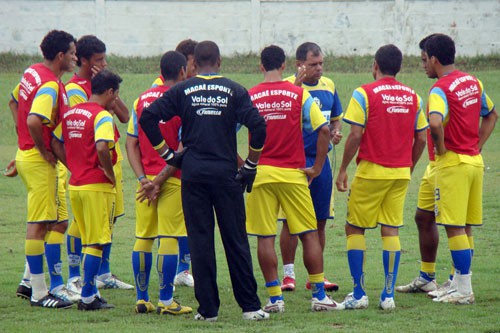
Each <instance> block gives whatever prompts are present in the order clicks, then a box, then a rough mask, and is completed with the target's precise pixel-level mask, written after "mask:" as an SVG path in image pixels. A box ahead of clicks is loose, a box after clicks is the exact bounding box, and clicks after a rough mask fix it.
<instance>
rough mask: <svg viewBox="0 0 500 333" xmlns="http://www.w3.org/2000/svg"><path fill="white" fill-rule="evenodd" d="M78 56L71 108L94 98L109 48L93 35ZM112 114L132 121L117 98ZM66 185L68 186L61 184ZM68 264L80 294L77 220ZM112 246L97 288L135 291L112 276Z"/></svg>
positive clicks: (119, 190)
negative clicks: (95, 80) (96, 80)
mask: <svg viewBox="0 0 500 333" xmlns="http://www.w3.org/2000/svg"><path fill="white" fill-rule="evenodd" d="M76 55H77V57H78V60H77V65H78V67H79V68H78V71H77V72H76V73H75V74H74V75H73V77H72V78H71V79H70V80H69V81H68V82H67V83H66V90H67V92H68V99H69V104H70V107H74V106H76V105H77V104H80V103H84V102H86V101H88V99H89V98H90V95H91V89H92V84H91V79H92V78H93V77H94V76H95V75H96V74H97V73H99V71H101V70H102V69H104V68H106V67H107V62H106V45H105V44H104V42H102V41H101V40H100V39H98V38H97V37H96V36H93V35H85V36H82V37H81V38H80V39H78V41H77V42H76ZM108 111H109V112H111V114H114V115H116V116H117V117H118V120H119V121H120V122H122V123H126V122H128V120H129V113H128V108H127V106H126V105H125V103H123V101H122V100H121V99H120V98H119V97H117V99H116V101H115V102H114V103H113V105H112V106H111V108H110V109H108ZM119 138H120V133H119V132H118V128H117V127H116V126H115V140H116V146H115V149H116V153H117V162H116V164H115V165H114V170H115V176H116V180H117V181H116V203H115V204H116V206H115V222H116V219H117V218H119V217H120V216H123V215H124V211H125V210H124V203H123V177H122V167H121V161H122V160H123V154H122V152H121V149H120V144H119V143H118V139H119ZM61 185H65V184H61ZM66 243H67V251H68V263H69V278H68V283H67V287H68V289H70V290H72V291H74V292H78V293H79V292H81V277H80V262H81V251H82V241H81V236H80V233H79V228H78V221H77V220H73V222H72V223H71V226H70V227H69V229H68V235H67V239H66ZM111 246H112V243H109V244H106V245H105V246H104V249H103V254H102V258H103V264H102V265H101V268H100V271H99V274H98V277H97V287H98V288H114V289H133V288H134V287H133V286H132V285H130V284H128V283H125V282H123V281H121V280H120V279H119V278H118V277H117V276H116V275H114V274H112V273H111V270H110V265H109V263H110V262H109V260H110V254H111Z"/></svg>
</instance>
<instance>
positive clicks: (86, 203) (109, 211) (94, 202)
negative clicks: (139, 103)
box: [52, 70, 122, 311]
mask: <svg viewBox="0 0 500 333" xmlns="http://www.w3.org/2000/svg"><path fill="white" fill-rule="evenodd" d="M121 81H122V80H121V78H120V77H119V76H118V75H116V74H114V73H112V72H110V71H108V70H101V71H100V72H99V73H98V74H96V75H95V76H94V77H93V78H92V81H91V82H92V90H91V92H92V94H91V96H90V98H89V100H88V102H85V103H80V104H78V105H76V106H75V107H73V108H71V109H69V110H68V111H66V112H64V113H63V115H62V121H61V123H60V124H59V126H58V127H57V128H56V130H55V131H54V133H53V135H54V139H53V140H52V142H53V147H54V151H55V153H56V154H57V157H58V158H59V159H60V160H61V161H62V162H63V163H64V164H65V165H66V166H67V167H68V169H69V171H70V172H71V177H70V179H69V197H70V201H71V208H72V210H73V214H74V215H75V219H76V220H77V221H78V228H79V230H80V234H81V239H82V246H83V248H84V249H83V253H84V254H85V255H84V258H83V272H84V276H83V287H82V293H81V300H80V301H79V302H78V310H82V311H90V310H101V309H109V308H113V307H114V306H113V305H112V304H109V303H108V302H107V301H105V300H104V299H103V298H102V297H101V296H100V294H99V291H98V290H97V285H96V277H97V275H98V272H99V268H100V266H101V264H102V263H101V262H102V254H103V250H104V246H105V245H106V244H109V243H111V229H112V225H113V214H114V207H115V199H116V190H115V184H116V177H115V173H114V171H113V163H114V162H115V161H116V152H115V150H114V146H115V133H114V126H113V116H112V115H111V114H110V113H109V112H108V111H106V109H109V108H112V106H113V104H114V103H115V101H116V99H117V97H118V91H119V87H120V82H121Z"/></svg>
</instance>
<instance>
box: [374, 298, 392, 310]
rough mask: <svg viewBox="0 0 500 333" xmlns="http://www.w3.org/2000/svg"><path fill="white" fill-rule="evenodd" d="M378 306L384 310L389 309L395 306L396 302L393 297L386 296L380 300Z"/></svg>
mask: <svg viewBox="0 0 500 333" xmlns="http://www.w3.org/2000/svg"><path fill="white" fill-rule="evenodd" d="M378 306H379V308H381V309H382V310H384V311H391V310H394V309H395V308H396V303H395V302H394V297H386V298H385V299H384V300H383V301H382V300H380V302H379V303H378Z"/></svg>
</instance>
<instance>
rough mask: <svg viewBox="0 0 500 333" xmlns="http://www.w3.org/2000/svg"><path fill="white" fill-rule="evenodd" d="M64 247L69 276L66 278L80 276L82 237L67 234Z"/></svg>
mask: <svg viewBox="0 0 500 333" xmlns="http://www.w3.org/2000/svg"><path fill="white" fill-rule="evenodd" d="M66 247H67V253H68V266H69V276H68V279H71V278H74V277H77V276H80V262H81V255H82V239H81V238H79V237H75V236H71V235H67V236H66Z"/></svg>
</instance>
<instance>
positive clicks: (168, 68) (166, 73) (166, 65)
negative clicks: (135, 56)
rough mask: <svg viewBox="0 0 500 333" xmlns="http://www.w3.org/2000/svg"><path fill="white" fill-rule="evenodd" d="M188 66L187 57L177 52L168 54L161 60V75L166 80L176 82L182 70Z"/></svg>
mask: <svg viewBox="0 0 500 333" xmlns="http://www.w3.org/2000/svg"><path fill="white" fill-rule="evenodd" d="M186 66H187V61H186V57H184V55H183V54H182V53H180V52H177V51H168V52H166V53H165V54H164V55H163V56H162V57H161V60H160V70H161V75H162V76H163V78H164V79H165V80H175V79H176V78H177V76H178V75H179V72H180V71H181V69H182V68H183V67H184V69H186Z"/></svg>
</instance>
